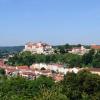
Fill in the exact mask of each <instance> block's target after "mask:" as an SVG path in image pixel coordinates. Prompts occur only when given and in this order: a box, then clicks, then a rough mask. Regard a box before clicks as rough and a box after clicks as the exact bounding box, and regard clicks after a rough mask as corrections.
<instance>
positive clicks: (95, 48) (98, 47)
mask: <svg viewBox="0 0 100 100" xmlns="http://www.w3.org/2000/svg"><path fill="white" fill-rule="evenodd" d="M91 49H94V50H100V45H95V44H93V45H91Z"/></svg>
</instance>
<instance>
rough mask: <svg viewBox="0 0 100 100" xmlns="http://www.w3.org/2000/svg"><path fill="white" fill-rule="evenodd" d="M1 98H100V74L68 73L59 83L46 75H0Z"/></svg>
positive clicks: (86, 72) (49, 99) (99, 99)
mask: <svg viewBox="0 0 100 100" xmlns="http://www.w3.org/2000/svg"><path fill="white" fill-rule="evenodd" d="M0 100H100V76H98V75H94V74H91V73H90V72H88V71H81V72H79V73H78V74H74V73H68V74H67V75H66V76H64V80H63V81H61V82H58V83H55V82H54V80H52V78H50V77H45V76H41V77H39V78H37V79H36V80H27V79H25V78H22V77H8V78H7V77H6V76H0Z"/></svg>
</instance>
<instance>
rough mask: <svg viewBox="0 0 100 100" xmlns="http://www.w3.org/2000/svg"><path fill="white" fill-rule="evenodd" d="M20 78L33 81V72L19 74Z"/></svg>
mask: <svg viewBox="0 0 100 100" xmlns="http://www.w3.org/2000/svg"><path fill="white" fill-rule="evenodd" d="M20 76H22V77H25V78H28V79H34V78H35V76H36V75H35V72H21V73H20Z"/></svg>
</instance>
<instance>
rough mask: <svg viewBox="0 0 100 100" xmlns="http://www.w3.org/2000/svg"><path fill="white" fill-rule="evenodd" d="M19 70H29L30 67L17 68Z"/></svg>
mask: <svg viewBox="0 0 100 100" xmlns="http://www.w3.org/2000/svg"><path fill="white" fill-rule="evenodd" d="M17 69H19V70H29V67H28V66H17Z"/></svg>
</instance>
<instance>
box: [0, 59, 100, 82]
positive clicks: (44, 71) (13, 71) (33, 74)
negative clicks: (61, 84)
mask: <svg viewBox="0 0 100 100" xmlns="http://www.w3.org/2000/svg"><path fill="white" fill-rule="evenodd" d="M0 68H3V69H4V70H5V72H6V75H7V76H9V77H12V76H22V77H25V78H27V79H33V80H34V79H36V78H37V77H39V76H41V75H45V76H47V77H52V78H53V79H54V80H55V81H60V80H62V79H63V76H64V75H65V74H67V73H68V72H73V73H78V72H79V71H80V70H83V69H86V70H89V71H90V72H91V73H93V74H98V75H100V68H67V66H66V67H65V65H63V64H45V63H35V64H33V65H31V66H30V67H28V66H8V65H5V64H4V62H3V61H2V60H0Z"/></svg>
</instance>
